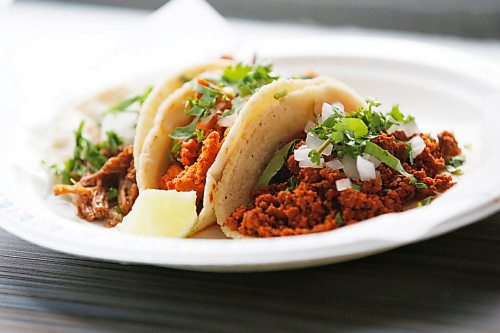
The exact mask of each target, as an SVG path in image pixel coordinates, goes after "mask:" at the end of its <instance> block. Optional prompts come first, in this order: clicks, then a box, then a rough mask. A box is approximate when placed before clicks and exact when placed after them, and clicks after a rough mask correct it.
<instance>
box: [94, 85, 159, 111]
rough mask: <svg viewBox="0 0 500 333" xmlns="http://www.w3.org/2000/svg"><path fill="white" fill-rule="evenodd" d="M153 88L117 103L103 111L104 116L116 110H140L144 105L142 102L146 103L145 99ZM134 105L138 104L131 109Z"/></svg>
mask: <svg viewBox="0 0 500 333" xmlns="http://www.w3.org/2000/svg"><path fill="white" fill-rule="evenodd" d="M152 90H153V87H148V88H146V90H145V91H144V92H143V93H142V94H140V95H136V96H134V97H131V98H129V99H126V100H124V101H121V102H120V103H118V104H116V105H113V106H112V107H110V108H109V109H108V110H107V111H106V112H104V113H103V116H104V115H106V114H108V113H114V112H139V109H140V107H141V106H142V104H144V101H145V100H146V98H147V97H148V96H149V94H150V93H151V91H152ZM133 105H137V108H135V109H131V107H132V106H133Z"/></svg>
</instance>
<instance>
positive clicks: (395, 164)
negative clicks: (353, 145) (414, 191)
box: [364, 141, 415, 179]
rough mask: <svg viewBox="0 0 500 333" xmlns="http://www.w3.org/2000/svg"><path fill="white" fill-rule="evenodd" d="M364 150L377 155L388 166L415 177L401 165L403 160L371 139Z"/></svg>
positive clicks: (407, 175) (412, 177)
mask: <svg viewBox="0 0 500 333" xmlns="http://www.w3.org/2000/svg"><path fill="white" fill-rule="evenodd" d="M364 152H365V153H367V154H368V155H371V156H373V157H375V158H376V159H377V160H379V161H380V162H382V163H384V164H385V165H387V166H388V167H390V168H392V169H394V170H396V171H397V172H399V173H400V174H402V175H403V176H406V177H409V178H411V179H415V177H414V176H413V175H412V174H410V173H408V172H406V170H405V169H404V168H403V166H402V165H401V161H400V160H398V158H397V157H396V156H394V155H392V154H391V153H390V152H389V151H387V150H385V149H383V148H381V147H380V146H378V145H377V144H375V143H373V142H371V141H367V142H366V146H365V151H364Z"/></svg>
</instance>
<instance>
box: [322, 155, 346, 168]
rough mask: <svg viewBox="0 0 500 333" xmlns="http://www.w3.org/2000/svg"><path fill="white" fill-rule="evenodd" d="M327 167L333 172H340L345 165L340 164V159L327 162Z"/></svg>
mask: <svg viewBox="0 0 500 333" xmlns="http://www.w3.org/2000/svg"><path fill="white" fill-rule="evenodd" d="M325 166H326V167H327V168H330V169H332V170H339V169H342V168H343V167H344V165H343V164H342V162H340V160H339V159H338V158H336V159H333V160H331V161H328V162H325Z"/></svg>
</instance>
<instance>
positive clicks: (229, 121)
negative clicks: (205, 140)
mask: <svg viewBox="0 0 500 333" xmlns="http://www.w3.org/2000/svg"><path fill="white" fill-rule="evenodd" d="M236 118H238V115H237V114H236V113H233V114H232V115H230V116H227V117H222V118H219V120H217V124H218V125H219V126H222V127H230V126H233V125H234V122H235V121H236Z"/></svg>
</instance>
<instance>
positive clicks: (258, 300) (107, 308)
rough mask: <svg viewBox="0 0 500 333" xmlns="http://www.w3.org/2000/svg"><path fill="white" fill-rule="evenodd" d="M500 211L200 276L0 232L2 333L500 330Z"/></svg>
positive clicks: (199, 274) (0, 309)
mask: <svg viewBox="0 0 500 333" xmlns="http://www.w3.org/2000/svg"><path fill="white" fill-rule="evenodd" d="M499 254H500V214H497V215H495V216H492V217H490V218H488V219H486V220H484V221H482V222H479V223H476V224H474V225H471V226H469V227H466V228H463V229H461V230H458V231H456V232H453V233H451V234H448V235H445V236H442V237H439V238H436V239H433V240H429V241H425V242H422V243H419V244H414V245H410V246H406V247H403V248H400V249H396V250H393V251H390V252H388V253H384V254H380V255H377V256H374V257H370V258H365V259H361V260H357V261H353V262H348V263H342V264H337V265H331V266H326V267H319V268H313V269H304V270H295V271H284V272H270V273H251V274H214V273H196V272H186V271H179V270H172V269H166V268H158V267H150V266H125V265H120V264H112V263H104V262H98V261H93V260H87V259H81V258H76V257H73V256H70V255H66V254H61V253H56V252H53V251H50V250H46V249H43V248H40V247H37V246H34V245H31V244H28V243H26V242H24V241H22V240H19V239H17V238H15V237H14V236H11V235H8V234H7V233H5V232H3V231H0V332H163V331H165V330H166V329H168V330H169V331H206V332H234V331H236V330H238V331H242V332H255V331H266V332H271V331H276V332H280V331H282V332H289V331H308V332H311V331H313V332H314V331H315V332H324V331H329V330H336V331H342V332H498V328H499V327H500V260H499Z"/></svg>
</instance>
